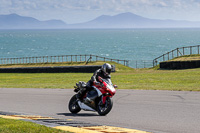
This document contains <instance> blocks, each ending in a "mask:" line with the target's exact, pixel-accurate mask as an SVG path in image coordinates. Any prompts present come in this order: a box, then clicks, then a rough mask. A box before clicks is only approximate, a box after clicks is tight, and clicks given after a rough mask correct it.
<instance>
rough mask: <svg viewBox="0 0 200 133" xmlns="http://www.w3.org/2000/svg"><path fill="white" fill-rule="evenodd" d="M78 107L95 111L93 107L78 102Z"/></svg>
mask: <svg viewBox="0 0 200 133" xmlns="http://www.w3.org/2000/svg"><path fill="white" fill-rule="evenodd" d="M78 105H79V106H80V108H82V109H83V110H85V111H95V110H94V109H92V108H91V107H89V106H87V105H86V104H84V103H82V102H80V101H78Z"/></svg>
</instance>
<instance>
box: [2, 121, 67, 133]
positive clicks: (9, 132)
mask: <svg viewBox="0 0 200 133" xmlns="http://www.w3.org/2000/svg"><path fill="white" fill-rule="evenodd" d="M0 133H69V132H66V131H62V130H58V129H54V128H50V127H46V126H43V125H39V124H35V123H32V122H25V121H21V120H12V119H4V118H0Z"/></svg>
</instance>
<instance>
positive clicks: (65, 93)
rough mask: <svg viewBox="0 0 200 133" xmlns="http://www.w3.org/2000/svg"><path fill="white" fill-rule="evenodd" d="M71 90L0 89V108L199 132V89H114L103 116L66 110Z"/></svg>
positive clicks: (174, 132)
mask: <svg viewBox="0 0 200 133" xmlns="http://www.w3.org/2000/svg"><path fill="white" fill-rule="evenodd" d="M74 94H75V93H74V92H73V90H72V89H31V88H0V111H5V112H15V113H24V114H27V115H40V116H48V117H54V118H59V119H73V120H80V121H85V122H90V123H96V124H102V125H108V126H117V127H124V128H132V129H139V130H144V131H148V132H153V133H199V132H200V126H199V123H200V113H199V112H200V92H189V91H154V90H117V92H116V95H115V96H114V97H113V103H114V105H113V108H112V110H111V112H110V113H109V114H108V115H107V116H99V115H98V114H97V113H96V112H88V111H81V112H80V113H79V114H77V115H73V114H71V113H70V112H69V111H68V102H69V99H70V98H71V97H72V95H74Z"/></svg>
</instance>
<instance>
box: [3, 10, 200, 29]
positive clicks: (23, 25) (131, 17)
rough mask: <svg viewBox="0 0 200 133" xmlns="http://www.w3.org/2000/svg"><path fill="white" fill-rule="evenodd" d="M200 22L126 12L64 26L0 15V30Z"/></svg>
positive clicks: (165, 25) (195, 24)
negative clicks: (160, 18) (149, 16)
mask: <svg viewBox="0 0 200 133" xmlns="http://www.w3.org/2000/svg"><path fill="white" fill-rule="evenodd" d="M196 27H200V22H192V21H177V20H159V19H149V18H145V17H141V16H138V15H136V14H133V13H130V12H127V13H121V14H118V15H115V16H108V15H102V16H99V17H97V18H96V19H94V20H91V21H89V22H85V23H78V24H66V23H65V22H63V21H61V20H48V21H39V20H37V19H35V18H32V17H24V16H19V15H17V14H10V15H0V29H58V28H62V29H81V28H84V29H86V28H91V29H94V28H196Z"/></svg>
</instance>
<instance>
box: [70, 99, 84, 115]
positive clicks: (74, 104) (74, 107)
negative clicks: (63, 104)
mask: <svg viewBox="0 0 200 133" xmlns="http://www.w3.org/2000/svg"><path fill="white" fill-rule="evenodd" d="M68 108H69V111H70V112H71V113H73V114H77V113H78V112H79V111H80V110H81V108H80V107H79V105H78V102H77V97H76V95H74V96H73V97H72V98H71V99H70V101H69V105H68Z"/></svg>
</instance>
